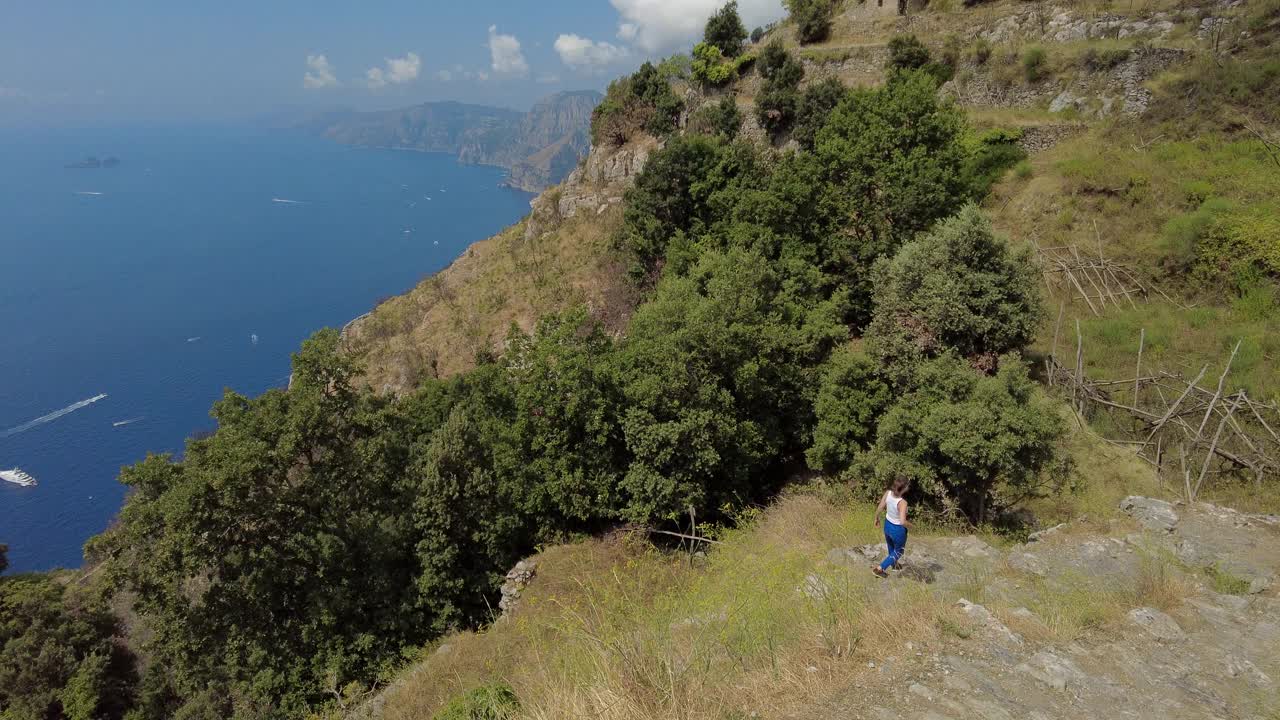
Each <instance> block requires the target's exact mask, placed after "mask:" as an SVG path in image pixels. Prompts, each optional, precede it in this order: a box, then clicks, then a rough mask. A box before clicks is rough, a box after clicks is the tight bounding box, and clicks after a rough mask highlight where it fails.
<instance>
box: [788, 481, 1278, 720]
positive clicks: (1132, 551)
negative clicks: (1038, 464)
mask: <svg viewBox="0 0 1280 720" xmlns="http://www.w3.org/2000/svg"><path fill="white" fill-rule="evenodd" d="M1121 507H1122V508H1123V509H1124V511H1125V512H1126V513H1129V514H1131V515H1132V516H1134V517H1135V518H1136V519H1138V520H1139V521H1140V522H1141V523H1142V524H1143V525H1144V529H1143V530H1142V531H1140V532H1136V533H1132V534H1130V535H1127V536H1124V537H1112V536H1109V535H1105V534H1103V535H1099V534H1094V533H1090V532H1088V531H1087V528H1088V527H1090V526H1089V525H1088V524H1086V523H1083V522H1073V523H1069V524H1067V525H1064V526H1060V527H1058V528H1057V529H1055V530H1054V532H1052V533H1047V534H1042V535H1041V536H1040V539H1039V540H1037V541H1035V542H1029V543H1026V544H1023V545H1018V546H1015V547H1013V548H1010V549H1008V550H1001V549H999V548H995V547H992V546H991V545H988V544H987V543H985V542H982V541H981V540H979V539H977V538H962V539H947V538H922V539H920V540H915V539H914V538H913V539H912V540H911V541H910V542H909V543H908V545H907V548H908V549H907V554H906V556H904V557H903V559H902V565H903V569H902V571H901V572H899V573H896V574H894V575H893V576H892V577H890V579H888V580H885V581H877V585H876V586H875V589H874V592H875V595H873V597H872V599H871V601H872V603H873V604H875V605H876V607H880V608H890V607H892V605H893V602H894V600H895V598H897V597H900V596H903V595H907V596H917V594H918V593H919V592H923V590H922V589H920V588H909V587H908V586H907V584H909V583H911V582H913V580H915V579H916V576H915V575H913V573H912V568H913V566H915V565H917V564H922V563H927V564H928V565H929V566H930V568H931V570H930V572H929V576H930V577H931V578H932V580H931V582H932V583H933V588H934V589H933V590H931V592H942V593H946V592H948V591H950V592H952V593H955V594H953V595H952V597H957V596H959V597H960V598H961V599H960V600H959V601H958V602H957V604H956V605H955V611H954V612H953V613H952V615H950V617H952V618H958V619H949V620H947V621H946V622H947V623H950V624H948V625H947V627H948V633H946V634H950V635H951V636H952V637H950V638H948V637H945V635H946V634H944V637H942V638H938V639H934V640H929V641H926V642H925V643H924V644H923V645H920V644H913V643H903V644H901V645H899V646H897V647H894V646H885V647H884V649H883V652H882V653H881V654H880V655H878V656H877V657H876V658H875V661H874V662H871V663H868V664H867V667H868V673H870V674H871V675H873V676H878V677H871V678H867V677H859V678H857V679H856V680H853V681H851V683H850V686H849V687H848V688H847V689H846V690H843V691H840V692H836V693H834V694H833V698H832V699H831V700H828V701H825V702H824V703H823V704H822V705H821V706H820V707H818V708H813V709H812V712H808V713H805V714H802V715H795V717H803V718H806V720H808V719H812V720H816V719H817V718H827V717H860V718H871V719H874V720H908V719H914V718H932V719H934V720H939V719H951V720H960V719H962V718H1004V719H1008V720H1012V718H1034V719H1036V720H1069V719H1070V720H1074V719H1075V718H1093V717H1117V716H1122V717H1131V718H1179V719H1180V720H1210V719H1217V718H1241V719H1245V718H1258V719H1259V720H1261V718H1267V717H1271V714H1272V713H1273V711H1274V708H1275V707H1276V705H1275V701H1276V699H1277V698H1278V697H1280V683H1278V682H1277V681H1278V680H1280V654H1277V653H1276V652H1275V648H1276V647H1280V599H1278V598H1277V597H1275V592H1274V591H1273V590H1271V589H1269V588H1260V587H1252V586H1250V587H1245V586H1243V585H1241V586H1239V587H1237V589H1235V590H1233V592H1236V593H1238V594H1222V593H1221V592H1219V591H1217V590H1215V588H1214V586H1213V585H1212V584H1210V582H1209V578H1210V575H1209V574H1208V573H1207V572H1206V571H1205V570H1203V568H1204V567H1205V566H1206V564H1207V563H1213V564H1214V565H1213V566H1214V567H1222V568H1227V569H1228V571H1229V572H1231V573H1234V574H1236V575H1238V576H1240V577H1242V578H1246V579H1247V578H1250V577H1254V578H1258V577H1267V576H1269V575H1270V574H1272V573H1274V572H1275V570H1276V567H1277V564H1280V518H1276V517H1275V516H1269V515H1256V514H1248V513H1240V512H1236V511H1233V510H1229V509H1226V508H1221V507H1218V506H1214V505H1208V504H1204V503H1196V504H1194V505H1179V506H1175V505H1173V504H1172V503H1169V502H1166V501H1163V500H1159V499H1155V498H1146V497H1140V496H1131V497H1128V498H1125V500H1124V502H1123V503H1122V505H1121ZM1121 531H1122V532H1123V530H1121ZM1188 544H1190V545H1194V546H1196V547H1197V548H1200V549H1201V551H1202V555H1200V556H1197V558H1196V559H1195V560H1193V561H1190V562H1187V561H1184V562H1183V563H1182V564H1179V562H1177V561H1173V560H1171V558H1172V552H1171V551H1172V550H1173V548H1175V547H1179V546H1184V545H1188ZM883 551H884V548H883V547H882V546H863V547H858V548H848V549H846V548H839V549H836V550H833V551H831V552H830V553H828V555H827V560H828V562H829V563H830V566H829V567H830V570H828V571H822V572H815V573H813V574H812V575H810V576H809V577H808V578H806V585H805V586H804V587H806V588H822V587H827V588H833V587H839V586H840V585H841V583H843V582H848V581H847V580H842V579H841V576H840V573H843V572H857V573H868V567H869V565H870V563H872V562H875V561H877V560H879V559H881V558H882V557H883ZM845 568H850V569H849V570H846V569H845ZM1153 568H1154V569H1153ZM1162 579H1164V580H1169V581H1171V583H1172V584H1171V585H1168V586H1165V587H1166V589H1165V590H1159V589H1156V590H1150V589H1148V590H1144V589H1143V588H1144V584H1145V586H1146V587H1147V588H1151V587H1159V583H1161V582H1162ZM1170 587H1171V588H1179V589H1176V590H1169V589H1168V588H1170ZM975 591H976V592H978V593H980V594H981V595H982V597H981V598H979V597H974V596H973V595H969V593H971V592H975ZM1171 592H1172V593H1175V594H1173V595H1171V594H1169V593H1171ZM1055 595H1060V596H1065V597H1070V598H1074V600H1072V601H1070V602H1066V603H1055V602H1054V601H1053V597H1052V596H1055ZM810 598H811V600H810V602H813V601H817V602H827V601H828V600H827V598H826V597H825V596H822V595H820V594H819V595H817V596H814V595H810ZM1086 598H1093V600H1088V599H1086ZM1090 602H1097V603H1099V605H1098V607H1097V609H1096V610H1093V612H1098V613H1105V614H1107V616H1108V617H1109V619H1107V620H1101V619H1100V620H1097V621H1096V622H1098V623H1099V625H1098V626H1097V627H1095V628H1094V629H1092V630H1088V629H1086V630H1083V631H1081V632H1078V633H1071V634H1068V635H1062V634H1059V633H1055V631H1054V626H1055V624H1056V623H1060V622H1061V621H1062V619H1063V618H1062V615H1061V612H1062V608H1067V607H1075V606H1074V605H1072V603H1084V604H1088V603H1090ZM1126 605H1127V606H1126ZM884 688H896V689H898V690H895V691H893V692H886V691H884Z"/></svg>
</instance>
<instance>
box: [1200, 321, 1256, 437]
mask: <svg viewBox="0 0 1280 720" xmlns="http://www.w3.org/2000/svg"><path fill="white" fill-rule="evenodd" d="M1242 342H1244V341H1243V340H1239V341H1237V342H1236V347H1235V349H1234V350H1232V351H1231V357H1230V358H1227V366H1226V367H1225V368H1223V369H1222V374H1221V375H1219V376H1218V391H1217V392H1216V393H1214V394H1213V399H1212V400H1210V401H1209V409H1208V410H1205V411H1204V419H1203V420H1201V421H1200V429H1199V430H1196V440H1199V439H1200V435H1201V434H1202V433H1204V426H1205V425H1206V424H1207V423H1208V422H1209V415H1210V414H1211V413H1212V412H1213V406H1214V405H1217V404H1218V398H1220V397H1222V386H1223V385H1224V384H1226V382H1227V373H1229V372H1231V363H1233V362H1235V359H1236V353H1238V352H1240V343H1242Z"/></svg>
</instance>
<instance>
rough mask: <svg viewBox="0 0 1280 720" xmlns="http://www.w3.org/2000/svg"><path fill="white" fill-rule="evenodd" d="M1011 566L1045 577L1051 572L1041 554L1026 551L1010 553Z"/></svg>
mask: <svg viewBox="0 0 1280 720" xmlns="http://www.w3.org/2000/svg"><path fill="white" fill-rule="evenodd" d="M1009 567H1011V568H1013V569H1014V570H1020V571H1022V572H1024V573H1029V574H1031V575H1038V576H1039V577H1044V576H1045V575H1047V574H1048V573H1049V568H1048V564H1047V563H1045V561H1044V559H1043V558H1041V557H1040V556H1039V555H1034V554H1032V553H1029V552H1025V551H1014V552H1012V553H1010V554H1009Z"/></svg>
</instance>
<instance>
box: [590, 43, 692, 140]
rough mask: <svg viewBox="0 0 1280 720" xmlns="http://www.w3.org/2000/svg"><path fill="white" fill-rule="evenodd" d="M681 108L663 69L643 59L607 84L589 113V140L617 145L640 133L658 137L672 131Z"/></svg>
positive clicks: (681, 104)
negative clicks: (603, 92)
mask: <svg viewBox="0 0 1280 720" xmlns="http://www.w3.org/2000/svg"><path fill="white" fill-rule="evenodd" d="M663 65H664V67H667V66H668V63H667V62H664V63H663ZM683 108H684V103H683V101H681V100H680V98H678V97H676V94H675V92H674V91H673V90H672V89H671V83H670V81H669V80H668V79H667V76H666V75H665V74H664V73H663V71H660V70H659V69H658V68H657V67H654V65H653V63H648V62H646V63H645V64H643V65H641V66H640V69H639V70H637V71H636V72H635V73H634V74H633V75H630V76H628V77H624V78H621V79H618V80H615V81H613V82H612V83H610V84H609V90H608V92H607V93H606V94H605V98H604V100H603V101H601V103H600V104H599V105H598V106H597V107H596V109H595V110H594V111H593V112H592V114H591V140H592V142H594V143H596V144H598V145H614V146H618V145H623V144H625V143H626V142H627V141H628V140H630V139H631V138H632V137H634V136H635V135H637V134H638V133H640V132H647V133H649V134H650V135H654V136H657V137H661V136H663V135H666V134H668V133H670V132H672V131H673V130H675V128H676V120H677V119H678V118H679V116H680V112H681V110H683Z"/></svg>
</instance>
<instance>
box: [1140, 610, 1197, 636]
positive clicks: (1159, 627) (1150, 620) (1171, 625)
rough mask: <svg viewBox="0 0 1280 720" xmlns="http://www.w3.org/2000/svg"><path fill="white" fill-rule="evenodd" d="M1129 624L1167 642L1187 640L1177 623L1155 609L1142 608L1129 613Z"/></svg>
mask: <svg viewBox="0 0 1280 720" xmlns="http://www.w3.org/2000/svg"><path fill="white" fill-rule="evenodd" d="M1129 622H1131V623H1133V624H1135V625H1137V626H1138V627H1140V628H1142V629H1144V630H1146V631H1147V632H1149V633H1151V634H1152V635H1153V636H1155V637H1156V638H1158V639H1160V640H1163V641H1165V642H1173V641H1176V640H1182V639H1184V638H1186V636H1187V635H1186V633H1184V632H1183V631H1182V628H1181V627H1178V623H1177V621H1175V620H1174V619H1173V618H1171V617H1169V616H1168V615H1166V614H1165V613H1162V612H1160V611H1159V610H1157V609H1155V608H1149V607H1140V608H1134V609H1133V610H1130V611H1129Z"/></svg>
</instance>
